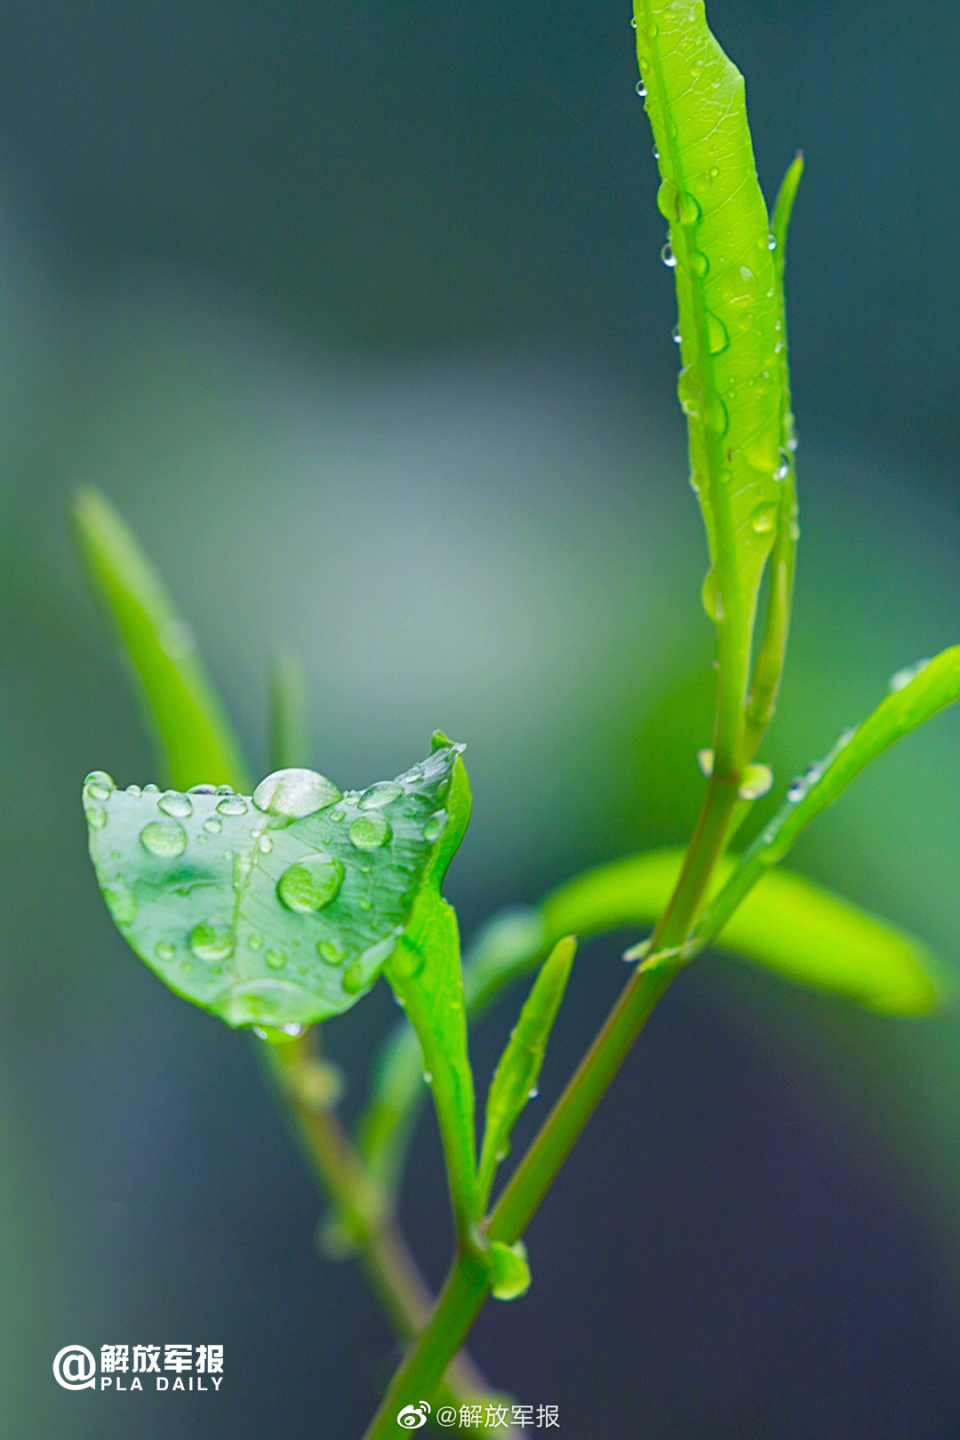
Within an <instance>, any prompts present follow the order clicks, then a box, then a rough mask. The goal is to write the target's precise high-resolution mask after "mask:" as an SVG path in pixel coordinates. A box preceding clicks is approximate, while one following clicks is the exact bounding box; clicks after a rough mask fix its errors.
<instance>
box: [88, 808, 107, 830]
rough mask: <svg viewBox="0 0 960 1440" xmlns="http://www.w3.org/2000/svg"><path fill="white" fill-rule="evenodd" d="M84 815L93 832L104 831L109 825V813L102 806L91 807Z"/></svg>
mask: <svg viewBox="0 0 960 1440" xmlns="http://www.w3.org/2000/svg"><path fill="white" fill-rule="evenodd" d="M84 814H85V815H86V817H87V824H88V825H89V826H90V829H91V830H102V829H103V827H104V825H106V823H107V812H106V810H104V808H103V806H102V805H91V806H89V808H88V809H87V810H85V811H84Z"/></svg>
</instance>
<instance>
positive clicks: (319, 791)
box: [253, 769, 340, 820]
mask: <svg viewBox="0 0 960 1440" xmlns="http://www.w3.org/2000/svg"><path fill="white" fill-rule="evenodd" d="M339 799H340V791H339V790H338V789H337V787H336V785H334V783H333V781H332V780H327V779H326V778H325V776H323V775H318V774H317V772H316V770H300V769H290V770H275V771H274V772H273V774H272V775H268V776H267V778H266V779H265V780H261V781H260V784H259V785H258V786H257V788H256V790H254V792H253V803H254V805H256V807H257V809H258V810H263V811H265V812H266V813H267V814H268V815H274V816H276V817H277V818H278V819H281V820H300V819H302V817H303V816H304V815H312V814H313V813H314V812H315V811H317V810H323V809H324V808H325V807H326V806H327V805H332V804H333V803H334V801H336V800H339Z"/></svg>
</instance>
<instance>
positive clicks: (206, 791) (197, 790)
mask: <svg viewBox="0 0 960 1440" xmlns="http://www.w3.org/2000/svg"><path fill="white" fill-rule="evenodd" d="M216 793H217V787H216V785H206V784H204V785H191V786H190V789H189V790H188V791H187V794H188V795H216Z"/></svg>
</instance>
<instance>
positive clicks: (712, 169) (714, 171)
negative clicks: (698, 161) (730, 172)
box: [707, 165, 720, 180]
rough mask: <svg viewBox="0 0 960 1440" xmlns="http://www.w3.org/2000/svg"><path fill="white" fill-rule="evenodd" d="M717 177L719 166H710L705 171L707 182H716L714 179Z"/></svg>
mask: <svg viewBox="0 0 960 1440" xmlns="http://www.w3.org/2000/svg"><path fill="white" fill-rule="evenodd" d="M719 175H720V166H719V165H711V166H710V169H709V170H708V171H707V179H708V180H716V179H718V177H719Z"/></svg>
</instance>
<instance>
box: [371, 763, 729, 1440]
mask: <svg viewBox="0 0 960 1440" xmlns="http://www.w3.org/2000/svg"><path fill="white" fill-rule="evenodd" d="M736 804H737V791H736V785H735V784H732V783H731V781H730V780H729V779H720V778H718V777H714V778H713V779H712V780H711V782H710V785H709V787H708V789H707V795H706V798H705V800H704V806H703V810H702V813H701V816H700V820H699V823H698V825H697V828H696V831H695V832H694V836H693V839H692V840H691V842H690V849H689V852H688V855H687V861H686V864H685V865H684V869H683V871H682V873H681V876H680V879H679V881H678V882H677V887H676V889H675V891H674V894H673V897H672V899H671V900H670V903H669V904H668V905H667V908H666V910H665V911H664V913H663V916H662V917H661V919H660V922H659V923H658V925H657V927H656V930H655V931H654V935H653V941H652V945H651V950H652V951H653V952H668V954H669V952H670V951H671V950H672V949H674V948H675V947H679V946H680V945H681V944H682V942H683V941H684V940H685V939H686V938H687V936H688V935H689V933H690V930H691V929H692V927H693V925H694V923H695V920H696V916H697V914H698V913H699V911H700V909H701V907H702V905H703V900H704V897H705V895H706V891H707V886H708V885H709V882H710V877H711V875H712V873H713V869H714V866H715V865H716V863H717V860H718V859H719V858H720V856H721V855H722V854H723V849H724V845H725V843H726V836H727V833H728V830H729V825H730V819H731V816H732V814H733V812H734V809H735V808H736ZM684 964H685V958H684V957H681V956H679V955H675V956H673V957H671V958H667V955H664V958H663V960H662V963H660V964H659V965H657V966H656V967H655V968H652V969H640V970H638V971H636V972H635V973H634V974H633V975H632V976H631V977H630V980H629V981H628V983H627V985H626V986H625V988H624V990H623V991H622V993H621V995H620V998H619V999H618V1001H617V1003H616V1005H615V1006H614V1007H613V1009H612V1011H611V1012H610V1014H609V1015H608V1017H607V1019H606V1021H605V1022H604V1025H603V1027H602V1029H601V1030H600V1032H599V1034H598V1035H597V1036H596V1038H595V1040H594V1041H593V1044H592V1045H591V1046H590V1049H589V1050H588V1051H587V1053H586V1055H585V1056H584V1058H583V1060H582V1061H581V1062H580V1065H579V1066H578V1068H577V1070H576V1073H575V1074H574V1075H573V1077H572V1078H571V1080H570V1081H569V1083H568V1084H567V1087H566V1089H565V1090H564V1092H563V1094H562V1095H561V1097H560V1099H559V1100H558V1101H557V1103H556V1105H555V1106H554V1107H553V1109H552V1111H551V1112H550V1115H549V1116H548V1117H547V1119H546V1121H545V1122H544V1125H543V1126H542V1128H541V1130H540V1132H539V1134H538V1135H537V1137H536V1139H535V1140H534V1142H533V1144H532V1145H531V1146H530V1148H529V1150H528V1151H527V1153H526V1154H525V1155H524V1157H523V1160H522V1161H521V1162H520V1164H519V1166H518V1167H517V1169H516V1171H515V1172H514V1174H513V1175H512V1177H511V1179H510V1181H509V1182H508V1184H507V1186H506V1188H505V1189H504V1191H503V1194H502V1195H501V1197H500V1199H499V1201H498V1202H497V1204H496V1206H495V1207H494V1209H493V1212H492V1213H491V1215H490V1218H489V1221H488V1224H487V1234H488V1237H489V1239H490V1240H500V1241H503V1242H505V1243H506V1244H512V1243H513V1242H514V1241H515V1240H517V1239H519V1237H520V1236H521V1235H522V1233H523V1231H524V1230H525V1229H526V1227H527V1225H528V1224H529V1222H530V1220H531V1219H532V1217H533V1215H534V1214H535V1213H536V1210H537V1208H538V1206H539V1204H540V1202H541V1200H542V1199H543V1197H544V1195H545V1194H546V1192H547V1190H548V1189H549V1188H550V1186H551V1184H552V1183H553V1181H554V1179H555V1177H556V1175H557V1173H558V1171H559V1169H560V1167H561V1165H562V1164H563V1162H564V1160H565V1159H566V1158H567V1156H568V1155H569V1153H570V1151H571V1150H572V1149H573V1146H574V1144H575V1143H576V1141H577V1140H578V1138H579V1137H580V1134H581V1133H582V1131H583V1129H584V1127H585V1125H586V1124H587V1121H588V1120H589V1119H590V1116H591V1115H592V1114H593V1112H594V1110H595V1109H596V1107H597V1105H598V1104H599V1103H600V1100H601V1098H602V1097H603V1095H604V1092H605V1091H606V1089H607V1086H608V1085H609V1084H610V1082H611V1081H612V1079H613V1077H614V1076H615V1075H616V1073H617V1071H618V1070H619V1068H620V1066H621V1065H622V1063H623V1061H624V1060H625V1059H626V1056H627V1054H628V1053H629V1051H630V1048H631V1046H632V1045H633V1042H634V1040H636V1038H637V1036H638V1035H639V1033H640V1031H641V1030H642V1028H643V1026H644V1024H645V1023H646V1021H647V1019H648V1017H649V1016H650V1014H651V1013H652V1011H653V1009H654V1007H655V1006H656V1004H657V1002H658V1000H659V999H660V997H661V996H662V995H663V993H664V991H665V990H666V989H667V986H668V985H669V984H670V981H671V980H672V979H673V977H674V975H676V973H677V971H678V970H679V969H681V968H682V966H683V965H684ZM489 1286H490V1279H489V1273H488V1271H487V1268H486V1266H485V1265H484V1264H483V1261H482V1257H478V1256H476V1255H474V1254H472V1253H471V1252H470V1251H466V1250H464V1251H461V1253H460V1255H459V1257H458V1259H457V1262H456V1264H455V1265H454V1268H453V1270H452V1272H451V1274H450V1278H449V1279H448V1281H447V1284H446V1286H445V1288H444V1291H443V1294H442V1295H441V1297H440V1300H439V1302H438V1305H437V1308H436V1310H435V1311H434V1314H433V1316H432V1318H431V1320H430V1323H429V1325H428V1326H427V1327H426V1329H425V1330H424V1331H423V1333H422V1335H421V1336H420V1338H419V1340H418V1341H417V1343H416V1345H414V1346H413V1348H412V1349H411V1350H410V1352H409V1354H408V1355H407V1357H406V1359H405V1361H404V1362H403V1364H402V1365H401V1366H400V1368H399V1370H398V1371H397V1373H396V1375H395V1376H394V1378H393V1381H392V1382H391V1385H390V1388H389V1390H388V1391H387V1394H386V1396H385V1398H384V1401H383V1403H382V1405H381V1406H380V1409H379V1410H378V1411H377V1414H376V1416H375V1417H374V1419H373V1421H372V1423H371V1426H370V1428H369V1430H368V1431H367V1433H366V1436H365V1437H364V1440H382V1437H385V1436H387V1435H392V1434H394V1433H395V1426H396V1416H397V1413H398V1411H399V1410H401V1409H402V1408H403V1406H404V1405H409V1404H414V1403H416V1401H418V1400H422V1399H428V1398H429V1397H430V1395H431V1393H432V1391H431V1388H430V1387H431V1384H434V1385H435V1384H436V1382H437V1380H438V1379H439V1377H440V1376H441V1375H442V1374H443V1372H444V1369H445V1367H446V1365H447V1364H448V1363H449V1360H450V1357H451V1356H452V1355H454V1354H455V1353H456V1351H457V1350H458V1349H459V1347H460V1346H461V1345H462V1343H463V1341H464V1340H465V1339H466V1337H467V1335H468V1334H469V1332H470V1327H471V1325H472V1324H473V1322H474V1320H475V1318H476V1316H477V1315H478V1314H479V1312H480V1308H481V1306H482V1305H483V1302H484V1300H485V1299H486V1296H487V1293H488V1291H489Z"/></svg>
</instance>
